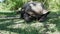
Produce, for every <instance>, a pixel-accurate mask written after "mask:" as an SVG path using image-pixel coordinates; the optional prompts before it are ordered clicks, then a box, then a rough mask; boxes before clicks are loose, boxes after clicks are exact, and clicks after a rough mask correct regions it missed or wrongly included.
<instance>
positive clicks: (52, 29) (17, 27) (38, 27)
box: [0, 0, 60, 34]
mask: <svg viewBox="0 0 60 34" xmlns="http://www.w3.org/2000/svg"><path fill="white" fill-rule="evenodd" d="M28 1H30V0H0V18H1V17H2V18H4V17H6V18H7V17H16V16H17V17H18V16H20V15H16V12H15V13H14V12H13V11H14V10H17V9H18V8H21V7H22V6H23V4H24V3H27V2H28ZM33 1H38V2H42V3H43V4H44V6H45V8H46V9H47V10H48V11H51V13H50V14H49V15H48V19H47V20H46V21H45V22H38V21H33V22H29V23H26V22H25V21H24V20H23V19H9V20H8V19H0V34H41V33H42V34H44V32H45V31H46V30H47V28H48V29H49V30H48V31H46V32H45V33H50V34H60V0H33ZM1 12H4V13H1ZM11 12H13V13H11ZM44 24H45V25H48V27H47V28H45V25H44ZM8 32H9V33H8Z"/></svg>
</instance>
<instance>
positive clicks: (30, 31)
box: [0, 11, 60, 34]
mask: <svg viewBox="0 0 60 34" xmlns="http://www.w3.org/2000/svg"><path fill="white" fill-rule="evenodd" d="M45 23H46V24H56V28H57V29H58V30H59V31H60V12H59V11H58V12H51V13H50V14H49V15H48V19H47V20H46V21H45V22H38V21H34V22H32V23H30V24H28V23H26V22H24V21H23V20H21V19H14V20H4V21H1V20H0V30H4V31H10V32H15V33H20V34H42V32H43V31H45V30H46V29H45V28H44V24H45ZM52 26H53V25H52ZM48 28H49V27H48Z"/></svg>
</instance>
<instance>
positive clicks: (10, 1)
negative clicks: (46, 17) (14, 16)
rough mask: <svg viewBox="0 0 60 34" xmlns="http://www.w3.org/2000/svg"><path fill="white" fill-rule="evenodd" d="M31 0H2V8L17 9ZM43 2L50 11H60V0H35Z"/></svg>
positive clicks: (0, 4) (0, 3)
mask: <svg viewBox="0 0 60 34" xmlns="http://www.w3.org/2000/svg"><path fill="white" fill-rule="evenodd" d="M28 1H30V0H2V1H0V10H17V9H18V8H20V7H22V5H23V4H24V3H26V2H28ZM33 1H39V2H43V3H44V4H45V8H47V9H48V10H49V11H58V10H59V9H60V0H33Z"/></svg>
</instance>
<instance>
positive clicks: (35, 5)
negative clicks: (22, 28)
mask: <svg viewBox="0 0 60 34" xmlns="http://www.w3.org/2000/svg"><path fill="white" fill-rule="evenodd" d="M19 13H21V18H23V19H25V20H26V21H31V20H32V19H33V18H35V19H37V20H39V21H40V22H42V21H45V19H46V17H47V15H48V14H49V13H50V12H48V11H47V10H45V8H44V5H43V4H42V3H40V2H28V3H26V4H24V5H23V7H22V9H21V10H20V12H19Z"/></svg>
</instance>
